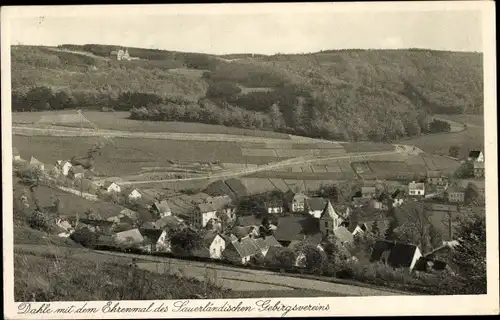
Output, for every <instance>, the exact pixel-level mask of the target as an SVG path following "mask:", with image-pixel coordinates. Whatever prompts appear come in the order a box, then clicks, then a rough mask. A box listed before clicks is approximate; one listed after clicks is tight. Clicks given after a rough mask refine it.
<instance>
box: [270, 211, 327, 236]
mask: <svg viewBox="0 0 500 320" xmlns="http://www.w3.org/2000/svg"><path fill="white" fill-rule="evenodd" d="M318 229H319V227H318V222H317V220H316V219H314V218H312V217H307V216H288V217H280V218H279V219H278V228H277V230H276V231H275V233H274V237H275V238H276V240H278V241H293V240H304V238H305V237H306V236H308V235H313V234H315V233H316V232H318Z"/></svg>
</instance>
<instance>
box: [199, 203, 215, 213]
mask: <svg viewBox="0 0 500 320" xmlns="http://www.w3.org/2000/svg"><path fill="white" fill-rule="evenodd" d="M197 207H198V210H200V212H201V213H204V212H211V211H216V210H215V209H214V207H213V205H212V204H211V203H200V204H198V205H197Z"/></svg>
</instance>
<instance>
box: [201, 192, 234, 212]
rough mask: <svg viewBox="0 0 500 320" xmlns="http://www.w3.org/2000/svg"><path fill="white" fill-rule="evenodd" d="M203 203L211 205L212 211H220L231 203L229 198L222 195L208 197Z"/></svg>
mask: <svg viewBox="0 0 500 320" xmlns="http://www.w3.org/2000/svg"><path fill="white" fill-rule="evenodd" d="M205 202H206V203H209V204H211V205H212V208H213V209H215V210H220V209H223V208H224V207H226V206H228V205H230V204H231V203H232V202H233V201H232V200H231V197H229V196H227V195H224V196H217V197H209V198H207V199H205Z"/></svg>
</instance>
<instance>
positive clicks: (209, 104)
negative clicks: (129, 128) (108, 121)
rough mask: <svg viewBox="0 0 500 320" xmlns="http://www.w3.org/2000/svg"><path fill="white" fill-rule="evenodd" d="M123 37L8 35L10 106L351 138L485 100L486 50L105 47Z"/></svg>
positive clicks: (381, 135) (399, 130)
mask: <svg viewBox="0 0 500 320" xmlns="http://www.w3.org/2000/svg"><path fill="white" fill-rule="evenodd" d="M117 49H120V46H114V45H109V46H105V45H84V46H76V45H64V46H60V47H58V48H46V47H31V46H13V47H12V90H13V108H14V110H33V109H56V108H59V109H60V108H73V107H75V106H78V107H81V108H85V107H87V108H90V107H96V106H99V107H103V106H106V107H113V108H115V109H122V110H123V109H125V110H131V109H132V108H133V107H135V109H134V112H132V116H133V117H137V118H141V119H150V120H164V121H169V120H177V121H178V120H181V121H194V122H205V123H217V124H224V125H229V126H238V127H246V128H256V129H264V130H274V131H283V132H290V133H297V134H303V135H308V136H317V137H323V138H336V139H346V140H360V139H370V140H388V139H397V138H400V137H404V136H413V135H419V134H420V133H422V132H426V131H428V130H429V121H428V116H429V115H431V114H434V113H437V114H443V113H449V114H456V113H468V114H482V112H483V76H482V68H483V66H482V65H483V62H482V59H483V58H482V54H480V53H464V52H460V53H459V52H444V51H431V50H422V49H408V50H338V51H322V52H317V53H310V54H294V55H289V54H278V55H272V56H266V55H251V54H235V55H225V56H215V55H207V54H198V53H183V52H173V51H163V50H153V49H140V48H128V52H129V54H130V56H132V57H137V58H140V60H132V61H116V58H113V57H111V56H110V53H111V51H116V50H117ZM62 50H67V51H73V52H67V51H66V52H65V51H62ZM35 87H38V88H36V89H35V90H33V88H35ZM40 87H45V88H40ZM141 107H144V108H142V109H141V111H140V112H139V116H137V114H138V113H137V111H138V110H139V109H140V108H141ZM172 110H175V115H174V116H172V115H171V113H172V112H171V111H172ZM186 110H189V112H186ZM179 113H180V114H179ZM220 119H222V120H220Z"/></svg>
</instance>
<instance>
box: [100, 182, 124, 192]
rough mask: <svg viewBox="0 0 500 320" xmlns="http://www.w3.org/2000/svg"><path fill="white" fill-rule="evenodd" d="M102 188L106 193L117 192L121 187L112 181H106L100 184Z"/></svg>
mask: <svg viewBox="0 0 500 320" xmlns="http://www.w3.org/2000/svg"><path fill="white" fill-rule="evenodd" d="M102 189H104V190H105V191H106V192H108V193H119V192H120V191H122V189H121V187H120V186H119V185H118V184H117V183H115V182H114V181H106V182H105V183H104V184H103V185H102Z"/></svg>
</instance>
